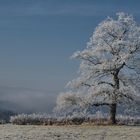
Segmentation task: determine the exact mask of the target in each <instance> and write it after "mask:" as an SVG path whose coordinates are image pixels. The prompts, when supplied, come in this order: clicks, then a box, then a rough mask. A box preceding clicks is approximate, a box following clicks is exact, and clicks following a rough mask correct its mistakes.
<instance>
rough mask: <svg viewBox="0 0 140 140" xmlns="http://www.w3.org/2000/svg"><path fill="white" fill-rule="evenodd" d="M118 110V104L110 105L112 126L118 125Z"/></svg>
mask: <svg viewBox="0 0 140 140" xmlns="http://www.w3.org/2000/svg"><path fill="white" fill-rule="evenodd" d="M116 109H117V104H116V103H113V104H111V105H110V120H109V123H110V124H116Z"/></svg>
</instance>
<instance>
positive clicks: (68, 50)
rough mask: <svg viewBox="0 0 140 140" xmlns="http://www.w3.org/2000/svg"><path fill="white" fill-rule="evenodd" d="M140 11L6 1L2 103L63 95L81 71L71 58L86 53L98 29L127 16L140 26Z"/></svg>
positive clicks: (0, 50) (111, 0)
mask: <svg viewBox="0 0 140 140" xmlns="http://www.w3.org/2000/svg"><path fill="white" fill-rule="evenodd" d="M139 5H140V0H0V31H1V32H0V87H1V88H0V94H1V95H3V98H2V99H1V100H10V101H12V102H13V100H16V98H13V96H16V97H17V99H18V97H19V98H21V96H18V95H24V96H25V95H26V98H23V97H22V98H21V99H25V100H27V98H29V99H30V100H34V97H36V96H37V97H38V94H41V93H39V92H36V94H35V93H34V92H33V94H30V96H29V97H28V95H29V93H28V92H26V93H25V92H24V93H22V92H23V89H26V90H27V89H31V90H35V91H39V90H40V91H41V90H43V96H41V97H43V98H44V96H45V95H46V97H48V96H50V95H52V96H56V94H59V93H60V92H61V91H62V92H63V91H64V90H65V85H66V83H67V82H68V81H69V80H72V79H73V78H74V77H75V76H76V75H77V73H76V71H77V70H78V64H79V63H78V61H76V60H71V59H70V56H71V55H72V53H73V52H74V51H77V50H82V49H83V48H84V47H86V43H87V41H88V40H89V37H90V36H91V35H92V33H93V31H94V29H95V27H96V26H97V25H98V23H100V22H101V21H102V20H104V19H105V18H106V17H107V16H115V13H116V12H121V11H123V12H127V13H130V14H132V15H134V17H135V19H136V21H137V22H138V23H139V24H140V9H139ZM9 88H12V93H11V95H9ZM13 88H14V89H15V91H16V94H15V95H14V92H13ZM19 88H20V89H21V90H20V92H19ZM1 89H2V91H1ZM4 89H5V92H4ZM7 89H8V91H7ZM17 89H18V90H17ZM44 90H45V91H46V93H45V92H44ZM17 91H18V92H17ZM6 95H7V96H6ZM4 97H5V98H4ZM7 97H8V98H7ZM41 97H40V101H41ZM47 99H48V98H47ZM35 101H36V100H35ZM25 102H26V101H25ZM29 102H30V101H29ZM44 102H45V101H44ZM50 102H51V101H50ZM23 104H24V103H23Z"/></svg>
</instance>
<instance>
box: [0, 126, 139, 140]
mask: <svg viewBox="0 0 140 140" xmlns="http://www.w3.org/2000/svg"><path fill="white" fill-rule="evenodd" d="M139 139H140V126H86V125H83V126H27V125H26V126H18V125H11V124H8V125H0V140H139Z"/></svg>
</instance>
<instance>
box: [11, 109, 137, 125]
mask: <svg viewBox="0 0 140 140" xmlns="http://www.w3.org/2000/svg"><path fill="white" fill-rule="evenodd" d="M116 120H117V123H118V124H120V125H124V124H125V125H140V117H139V116H135V117H132V116H124V115H117V117H116ZM108 121H109V116H108V115H107V114H102V112H99V111H98V112H96V113H95V114H92V115H91V114H89V115H86V116H82V117H80V116H79V115H76V114H75V115H73V116H67V117H64V116H63V117H60V116H50V115H47V114H19V115H17V116H12V117H11V119H10V122H11V123H12V124H16V125H81V124H84V123H86V124H108Z"/></svg>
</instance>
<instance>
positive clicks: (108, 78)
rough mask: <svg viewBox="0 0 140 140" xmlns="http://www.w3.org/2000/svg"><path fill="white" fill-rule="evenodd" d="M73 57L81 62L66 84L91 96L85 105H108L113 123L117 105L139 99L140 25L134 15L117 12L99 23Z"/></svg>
mask: <svg viewBox="0 0 140 140" xmlns="http://www.w3.org/2000/svg"><path fill="white" fill-rule="evenodd" d="M72 58H76V59H79V60H80V61H81V63H80V68H79V77H78V78H77V79H74V80H72V81H70V82H69V83H68V87H70V88H74V89H75V90H76V88H77V91H78V93H79V91H81V89H83V87H84V89H86V90H85V91H86V92H85V93H87V97H88V96H89V95H92V97H90V98H89V99H87V100H88V102H90V103H88V102H86V104H91V102H92V105H95V106H96V105H109V106H110V115H111V120H112V123H115V115H116V108H117V106H118V105H120V104H125V103H128V102H129V103H131V102H133V101H135V99H140V98H139V97H140V96H139V90H140V88H139V84H140V63H139V62H140V61H139V60H140V27H139V26H138V25H137V23H136V22H135V20H134V19H133V16H131V15H127V14H125V13H118V14H117V18H116V19H112V18H107V19H106V20H104V21H103V22H101V23H100V24H99V25H98V26H97V28H96V29H95V31H94V33H93V35H92V36H91V38H90V40H89V42H88V43H87V47H86V48H85V49H84V50H83V51H78V52H75V53H74V54H73V56H72ZM136 81H137V82H136Z"/></svg>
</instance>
